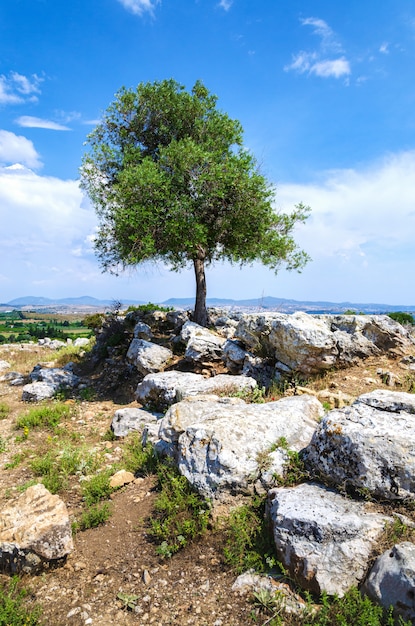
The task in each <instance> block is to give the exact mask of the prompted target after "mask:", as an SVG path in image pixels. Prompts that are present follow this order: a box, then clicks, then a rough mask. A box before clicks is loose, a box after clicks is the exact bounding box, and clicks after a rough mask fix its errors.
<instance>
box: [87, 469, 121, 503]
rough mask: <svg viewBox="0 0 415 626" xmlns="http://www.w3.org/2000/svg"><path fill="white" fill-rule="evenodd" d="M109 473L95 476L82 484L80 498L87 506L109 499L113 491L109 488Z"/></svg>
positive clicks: (105, 472)
mask: <svg viewBox="0 0 415 626" xmlns="http://www.w3.org/2000/svg"><path fill="white" fill-rule="evenodd" d="M110 477H111V471H110V470H107V471H103V472H100V473H99V474H95V476H92V477H91V478H90V479H89V480H84V481H83V482H82V496H83V498H84V500H85V502H86V504H87V505H88V506H91V505H93V504H96V503H97V502H99V501H100V500H106V499H108V498H109V497H110V495H111V494H112V492H113V491H114V489H113V488H112V487H110V482H109V481H110Z"/></svg>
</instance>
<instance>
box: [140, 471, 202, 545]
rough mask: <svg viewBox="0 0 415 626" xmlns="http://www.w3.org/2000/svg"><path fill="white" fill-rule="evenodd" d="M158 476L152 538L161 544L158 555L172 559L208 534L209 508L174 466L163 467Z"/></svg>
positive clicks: (151, 521)
mask: <svg viewBox="0 0 415 626" xmlns="http://www.w3.org/2000/svg"><path fill="white" fill-rule="evenodd" d="M157 475H158V488H159V489H160V493H159V494H158V497H157V499H156V502H155V515H154V517H153V518H152V519H151V520H150V525H151V529H150V535H151V536H152V537H153V539H154V540H155V541H156V542H157V543H158V548H157V553H158V554H159V555H160V556H161V557H170V556H172V555H173V554H175V553H176V552H177V551H178V550H180V548H182V547H184V546H186V545H187V543H188V542H189V541H191V540H193V539H195V538H196V537H199V536H201V535H202V534H203V533H204V532H205V530H206V528H207V525H208V521H209V516H210V505H209V503H208V502H207V501H206V500H204V499H203V498H202V497H201V496H199V495H198V494H197V493H196V492H195V491H194V489H193V488H192V486H191V485H190V483H189V482H188V481H187V479H186V478H185V477H184V476H181V475H180V474H179V472H178V470H177V469H176V468H175V467H173V465H171V464H169V463H165V464H160V465H159V467H158V472H157Z"/></svg>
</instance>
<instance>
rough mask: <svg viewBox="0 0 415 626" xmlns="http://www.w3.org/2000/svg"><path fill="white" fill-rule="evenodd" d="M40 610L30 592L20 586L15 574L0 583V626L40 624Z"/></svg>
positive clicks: (35, 625) (32, 625)
mask: <svg viewBox="0 0 415 626" xmlns="http://www.w3.org/2000/svg"><path fill="white" fill-rule="evenodd" d="M41 612H42V611H41V608H40V607H39V606H36V605H34V604H33V601H32V600H31V597H30V593H29V592H28V591H27V590H26V589H25V588H23V587H20V585H19V579H18V577H17V576H14V577H13V578H12V579H11V580H8V581H6V582H3V583H2V584H1V585H0V626H37V625H38V624H39V625H40V623H41V622H40V615H41Z"/></svg>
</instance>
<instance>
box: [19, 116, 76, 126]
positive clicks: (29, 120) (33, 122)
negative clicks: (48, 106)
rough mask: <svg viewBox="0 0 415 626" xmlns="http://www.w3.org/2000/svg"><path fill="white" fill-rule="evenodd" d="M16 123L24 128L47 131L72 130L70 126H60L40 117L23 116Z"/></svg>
mask: <svg viewBox="0 0 415 626" xmlns="http://www.w3.org/2000/svg"><path fill="white" fill-rule="evenodd" d="M16 123H17V124H19V126H22V127H23V128H45V129H47V130H71V129H70V128H69V127H68V126H64V125H63V124H58V123H57V122H53V121H52V120H45V119H42V118H40V117H32V116H31V115H22V116H21V117H18V118H17V120H16Z"/></svg>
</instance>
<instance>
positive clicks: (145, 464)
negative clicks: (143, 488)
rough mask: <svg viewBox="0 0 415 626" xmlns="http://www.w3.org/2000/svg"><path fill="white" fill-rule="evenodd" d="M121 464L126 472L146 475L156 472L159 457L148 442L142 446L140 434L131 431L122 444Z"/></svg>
mask: <svg viewBox="0 0 415 626" xmlns="http://www.w3.org/2000/svg"><path fill="white" fill-rule="evenodd" d="M123 465H124V467H125V469H126V470H127V471H128V472H132V473H133V474H139V475H142V476H147V475H148V474H153V473H155V472H157V469H158V465H159V457H158V455H157V453H156V452H155V450H154V447H153V446H152V445H151V444H150V443H148V444H147V445H146V446H143V444H142V443H141V436H140V435H138V434H136V433H133V434H132V435H130V436H129V437H128V438H127V441H126V443H125V445H124V453H123Z"/></svg>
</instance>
